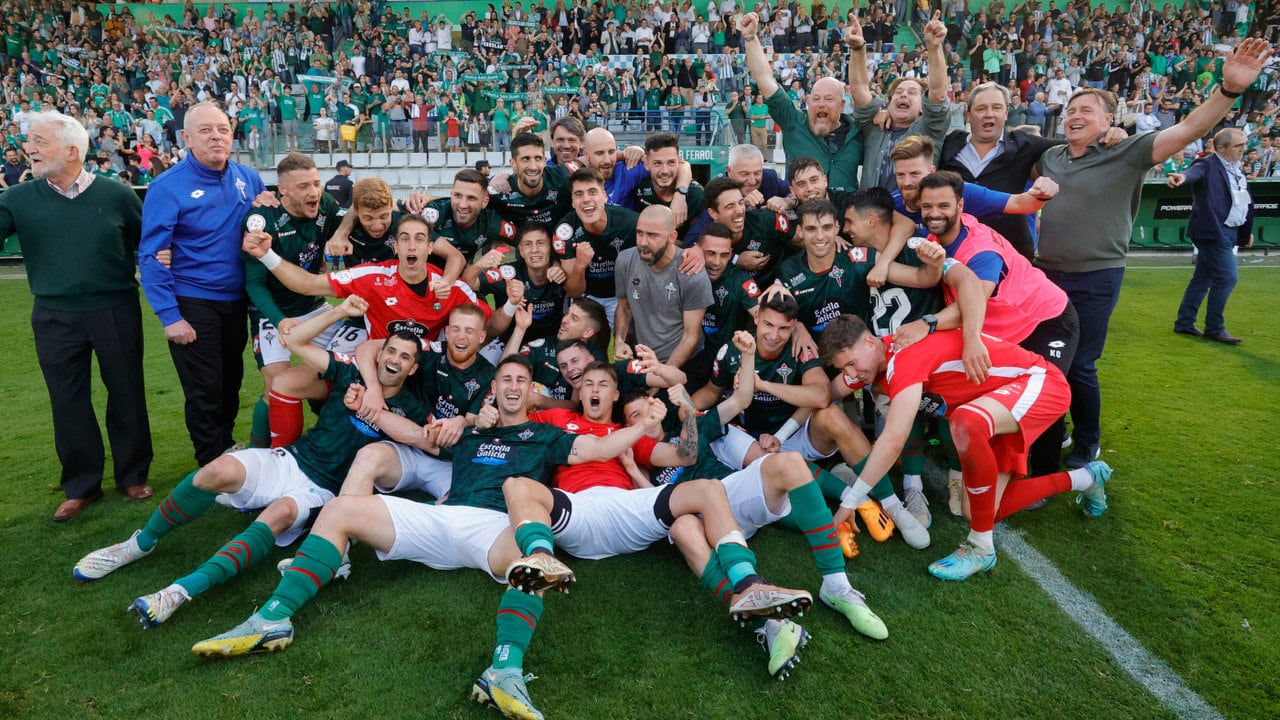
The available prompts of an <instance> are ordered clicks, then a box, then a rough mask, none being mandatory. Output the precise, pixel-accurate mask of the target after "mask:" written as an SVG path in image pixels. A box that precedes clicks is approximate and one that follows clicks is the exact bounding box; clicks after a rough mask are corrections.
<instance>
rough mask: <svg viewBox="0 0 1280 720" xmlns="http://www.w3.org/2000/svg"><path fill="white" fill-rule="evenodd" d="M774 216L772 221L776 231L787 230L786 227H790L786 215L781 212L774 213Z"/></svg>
mask: <svg viewBox="0 0 1280 720" xmlns="http://www.w3.org/2000/svg"><path fill="white" fill-rule="evenodd" d="M774 216H775V217H776V218H777V220H776V221H775V222H774V223H773V227H774V229H776V230H777V231H778V232H787V230H788V228H790V227H791V223H790V222H789V221H788V220H787V216H786V215H783V214H782V213H774Z"/></svg>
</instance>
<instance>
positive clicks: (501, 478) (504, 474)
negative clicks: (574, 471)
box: [440, 422, 577, 512]
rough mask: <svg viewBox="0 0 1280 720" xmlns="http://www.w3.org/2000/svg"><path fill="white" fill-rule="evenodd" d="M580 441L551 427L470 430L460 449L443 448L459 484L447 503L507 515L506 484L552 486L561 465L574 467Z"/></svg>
mask: <svg viewBox="0 0 1280 720" xmlns="http://www.w3.org/2000/svg"><path fill="white" fill-rule="evenodd" d="M576 439H577V437H576V436H574V435H570V434H569V433H567V432H565V431H563V430H561V429H560V428H558V427H556V426H555V425H547V424H545V423H535V422H526V423H521V424H519V425H513V426H511V427H496V428H490V429H488V430H479V429H477V428H474V427H473V428H470V429H469V430H466V431H464V432H463V433H462V439H461V440H459V441H458V444H457V445H454V446H453V447H452V448H445V449H442V450H441V453H440V457H442V458H445V457H447V458H448V459H451V460H452V461H453V484H452V487H451V488H450V490H449V496H448V497H447V498H445V499H444V501H443V503H442V504H444V505H463V506H466V507H477V508H488V509H490V510H497V511H499V512H506V511H507V501H506V498H504V497H503V496H502V483H503V482H505V481H506V479H507V478H509V477H527V478H531V479H533V480H537V481H538V482H541V483H545V484H548V485H550V480H551V475H552V473H553V472H555V469H556V466H558V465H568V464H569V453H570V452H571V451H572V450H573V443H574V441H575V440H576Z"/></svg>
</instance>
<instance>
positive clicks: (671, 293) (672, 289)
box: [662, 282, 676, 300]
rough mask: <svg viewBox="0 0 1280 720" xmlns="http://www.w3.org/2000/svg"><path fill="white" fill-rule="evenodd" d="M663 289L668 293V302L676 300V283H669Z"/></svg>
mask: <svg viewBox="0 0 1280 720" xmlns="http://www.w3.org/2000/svg"><path fill="white" fill-rule="evenodd" d="M662 289H663V290H666V291H667V299H668V300H670V299H672V298H674V297H675V295H676V284H675V283H671V282H669V283H667V284H666V285H665V286H663V288H662Z"/></svg>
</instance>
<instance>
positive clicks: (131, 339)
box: [31, 298, 151, 499]
mask: <svg viewBox="0 0 1280 720" xmlns="http://www.w3.org/2000/svg"><path fill="white" fill-rule="evenodd" d="M31 330H32V332H33V333H34V334H35V340H36V357H37V358H38V359H39V361H40V370H41V372H43V373H44V382H45V385H46V386H47V387H48V389H49V405H50V408H51V409H52V410H53V444H54V448H55V449H56V451H57V453H58V461H59V462H60V463H62V479H61V483H62V490H63V492H65V493H66V495H67V498H68V499H74V498H84V497H89V496H90V495H93V494H95V493H97V492H98V491H99V490H100V489H101V488H102V473H103V467H104V465H105V462H106V455H105V452H104V451H103V447H102V431H101V430H99V429H98V417H97V415H96V414H95V413H94V411H93V378H92V373H93V356H94V355H97V356H98V374H99V375H100V376H101V378H102V382H103V384H104V385H106V387H107V436H108V438H109V439H110V441H111V455H112V458H113V464H114V468H115V478H116V487H119V488H127V487H131V486H134V485H144V484H146V482H147V473H148V472H150V470H151V424H150V421H148V419H147V396H146V390H145V388H144V386H143V380H142V311H141V306H140V305H139V303H138V300H137V298H134V299H133V300H132V301H131V302H128V303H125V304H123V305H117V306H115V307H110V308H106V309H103V310H91V311H88V312H67V311H63V310H53V309H50V308H47V307H43V306H41V305H40V304H38V303H37V304H36V305H35V307H33V308H32V310H31Z"/></svg>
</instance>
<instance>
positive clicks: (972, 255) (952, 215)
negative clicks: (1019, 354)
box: [894, 170, 1080, 475]
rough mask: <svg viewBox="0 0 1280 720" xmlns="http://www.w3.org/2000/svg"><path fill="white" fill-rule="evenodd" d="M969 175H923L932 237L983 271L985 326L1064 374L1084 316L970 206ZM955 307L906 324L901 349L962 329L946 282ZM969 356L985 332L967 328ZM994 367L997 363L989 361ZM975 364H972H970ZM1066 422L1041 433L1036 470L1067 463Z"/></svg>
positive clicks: (1033, 454)
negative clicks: (940, 331) (966, 186)
mask: <svg viewBox="0 0 1280 720" xmlns="http://www.w3.org/2000/svg"><path fill="white" fill-rule="evenodd" d="M963 193H964V181H963V180H961V179H960V176H959V175H956V174H955V173H953V172H949V171H946V170H944V171H942V172H936V173H932V174H930V175H926V176H925V177H924V178H923V179H921V180H920V210H921V213H922V214H923V215H924V222H925V226H926V227H928V229H929V239H930V240H933V241H936V242H938V243H940V244H941V245H942V247H943V249H944V250H946V251H947V257H948V258H954V259H956V260H958V261H960V262H962V263H964V265H965V266H966V267H968V268H969V269H970V270H972V271H973V273H974V274H975V275H977V276H978V280H979V281H980V285H981V287H982V290H983V293H984V294H985V295H986V296H987V306H986V313H985V318H984V320H983V323H982V332H983V333H985V334H987V335H990V336H992V337H997V338H1000V339H1002V340H1006V341H1008V342H1011V343H1017V344H1018V345H1020V346H1022V347H1023V348H1025V349H1027V350H1030V351H1031V352H1033V353H1036V354H1037V355H1039V356H1040V357H1042V358H1044V359H1045V360H1047V361H1048V362H1050V363H1052V364H1053V365H1055V366H1056V367H1057V368H1058V369H1059V370H1061V371H1063V374H1065V373H1066V372H1067V370H1068V369H1069V368H1070V367H1071V360H1072V358H1073V357H1074V356H1075V352H1076V345H1077V344H1078V343H1079V340H1080V321H1079V319H1078V317H1077V315H1076V310H1075V308H1074V307H1073V306H1072V305H1071V303H1070V302H1069V301H1068V300H1067V294H1066V293H1065V292H1063V291H1062V290H1061V289H1060V288H1059V287H1058V286H1057V285H1054V284H1053V283H1052V282H1051V281H1050V280H1049V278H1047V277H1045V274H1044V272H1043V271H1041V270H1040V269H1039V268H1036V267H1034V266H1032V264H1031V263H1030V262H1029V261H1028V260H1027V259H1026V258H1024V257H1022V256H1021V255H1019V254H1018V252H1017V250H1015V249H1014V248H1013V246H1012V245H1010V244H1009V243H1008V242H1007V241H1005V239H1004V238H1002V237H1000V236H999V235H997V234H996V233H995V231H993V230H992V229H991V228H989V227H987V226H985V225H983V224H982V223H980V222H978V221H977V219H976V218H974V217H973V216H972V215H969V214H968V213H966V212H965V211H964V207H965V206H964V198H963ZM943 295H944V297H945V299H946V301H947V307H946V308H945V309H943V310H942V311H940V312H939V313H938V315H937V318H936V321H935V322H930V321H929V319H927V318H922V319H920V320H917V321H914V322H911V323H906V324H904V325H901V326H899V328H898V332H897V333H896V334H895V335H894V343H895V350H901V349H903V348H906V347H907V346H909V345H910V344H911V343H913V342H916V341H918V340H921V339H923V338H924V337H925V336H926V335H929V334H931V333H933V332H935V331H936V330H937V329H938V327H939V325H940V326H941V327H942V328H944V329H945V328H949V327H956V326H957V324H958V322H959V320H960V318H959V317H958V316H961V315H962V314H963V311H964V308H960V307H959V306H958V305H956V304H955V299H956V294H955V291H954V290H953V289H952V288H950V287H944V288H943ZM965 343H966V346H965V356H964V357H965V358H966V359H969V358H980V357H981V356H984V355H985V354H986V353H985V352H984V351H983V346H982V345H981V343H980V337H974V336H973V334H972V333H966V337H965ZM980 362H984V363H985V364H986V365H987V366H988V367H989V366H990V364H989V361H986V360H981V361H980ZM968 367H969V364H968V363H966V369H967V368H968ZM1065 430H1066V424H1065V420H1064V419H1062V418H1060V419H1059V421H1058V422H1057V423H1056V424H1054V426H1053V429H1052V430H1051V431H1050V432H1047V433H1045V434H1043V435H1041V436H1040V439H1039V440H1037V441H1036V444H1035V446H1033V447H1032V448H1031V449H1030V453H1029V454H1030V465H1031V472H1033V473H1034V474H1036V475H1044V474H1048V473H1052V472H1054V471H1056V470H1057V469H1058V468H1059V467H1060V466H1061V460H1060V455H1061V452H1062V437H1063V435H1064V434H1065Z"/></svg>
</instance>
